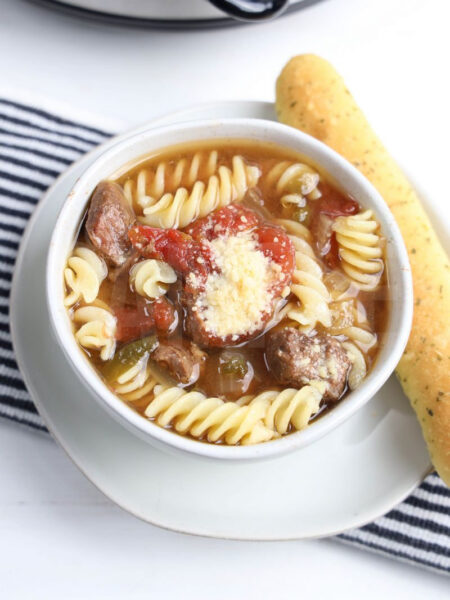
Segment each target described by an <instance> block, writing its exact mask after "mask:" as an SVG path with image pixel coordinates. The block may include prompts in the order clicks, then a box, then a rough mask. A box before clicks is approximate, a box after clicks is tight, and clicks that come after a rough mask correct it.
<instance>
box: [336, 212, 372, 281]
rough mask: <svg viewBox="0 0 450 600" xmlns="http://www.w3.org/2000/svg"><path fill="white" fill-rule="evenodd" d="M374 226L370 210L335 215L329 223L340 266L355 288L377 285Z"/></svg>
mask: <svg viewBox="0 0 450 600" xmlns="http://www.w3.org/2000/svg"><path fill="white" fill-rule="evenodd" d="M378 227H379V226H378V223H377V221H376V220H375V218H374V215H373V212H372V211H371V210H365V211H363V212H360V213H358V214H356V215H350V216H347V217H338V218H337V219H336V220H335V222H334V224H333V230H334V231H335V232H336V239H337V242H338V244H339V255H340V257H341V261H342V269H343V270H344V272H345V273H346V274H347V275H348V277H349V278H350V279H351V280H352V282H353V283H354V284H355V285H356V286H357V287H358V288H360V289H362V290H366V291H371V290H374V289H375V288H376V287H377V286H378V283H379V281H380V277H381V274H382V272H383V259H382V256H383V252H382V249H381V239H380V235H379V234H378V232H377V230H378Z"/></svg>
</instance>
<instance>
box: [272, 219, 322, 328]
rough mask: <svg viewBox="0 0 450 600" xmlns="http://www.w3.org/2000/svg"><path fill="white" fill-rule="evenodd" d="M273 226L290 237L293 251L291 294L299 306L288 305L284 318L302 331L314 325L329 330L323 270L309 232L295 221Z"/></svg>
mask: <svg viewBox="0 0 450 600" xmlns="http://www.w3.org/2000/svg"><path fill="white" fill-rule="evenodd" d="M276 222H277V223H278V224H279V225H281V226H282V227H283V228H284V229H285V230H286V231H287V232H288V233H289V234H290V236H289V237H290V239H291V241H292V243H293V244H294V247H295V271H294V275H293V278H292V284H291V292H292V293H293V294H294V295H295V296H297V298H298V300H299V302H300V304H299V305H297V306H295V305H293V304H292V303H289V304H288V309H286V308H285V310H284V314H286V315H287V316H288V317H289V318H290V319H292V320H294V321H297V322H298V323H299V324H300V326H301V327H302V328H304V329H305V330H309V329H312V328H313V327H314V326H315V324H316V323H317V322H319V323H322V325H324V326H325V327H329V326H330V325H331V314H330V309H329V306H328V303H329V301H330V295H329V292H328V290H327V288H326V286H325V284H324V283H323V281H322V278H323V273H322V268H321V266H320V265H319V263H318V262H317V260H316V258H315V255H314V251H313V249H312V247H311V245H310V243H309V240H310V238H311V234H310V232H309V231H308V229H306V227H305V226H304V225H302V224H301V223H296V222H295V221H291V220H288V219H278V220H277V221H276Z"/></svg>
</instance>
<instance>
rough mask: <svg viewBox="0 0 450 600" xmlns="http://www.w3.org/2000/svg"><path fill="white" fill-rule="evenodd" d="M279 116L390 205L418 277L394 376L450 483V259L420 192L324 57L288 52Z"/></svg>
mask: <svg viewBox="0 0 450 600" xmlns="http://www.w3.org/2000/svg"><path fill="white" fill-rule="evenodd" d="M276 109H277V114H278V117H279V120H280V121H282V122H283V123H286V124H288V125H291V126H292V127H297V128H298V129H301V130H302V131H304V132H306V133H309V134H310V135H313V136H314V137H316V138H318V139H319V140H321V141H323V142H325V143H326V144H328V145H329V146H330V147H331V148H334V150H336V151H337V152H339V154H341V155H342V156H344V157H345V158H346V159H347V160H349V161H350V162H351V163H353V164H354V165H355V166H356V167H357V168H358V169H359V170H360V171H361V172H362V173H363V174H364V175H365V176H366V177H367V178H368V179H369V180H370V181H371V182H372V183H373V184H374V186H375V187H376V188H377V189H378V191H379V192H380V194H381V195H382V196H383V198H384V199H385V201H386V202H387V204H388V205H389V207H390V209H391V211H392V213H393V214H394V216H395V219H396V221H397V223H398V225H399V227H400V230H401V232H402V235H403V239H404V240H405V244H406V247H407V250H408V254H409V260H410V263H411V268H412V273H413V280H414V297H415V306H414V320H413V327H412V331H411V336H410V339H409V342H408V345H407V347H406V350H405V353H404V355H403V357H402V359H401V361H400V363H399V365H398V367H397V376H398V378H399V380H400V382H401V384H402V387H403V389H404V391H405V393H406V394H407V396H408V397H409V399H410V401H411V404H412V406H413V408H414V410H415V411H416V413H417V417H418V419H419V421H420V424H421V426H422V431H423V435H424V437H425V440H426V442H427V444H428V449H429V452H430V456H431V459H432V461H433V464H434V466H435V467H436V469H437V471H438V472H439V474H440V476H441V477H442V479H443V480H444V481H445V482H446V483H447V485H450V266H449V261H448V257H447V255H446V253H445V251H444V250H443V248H442V246H441V244H440V242H439V240H438V238H437V236H436V234H435V232H434V231H433V229H432V227H431V224H430V221H429V219H428V217H427V215H426V214H425V211H424V210H423V208H422V206H421V204H420V201H419V198H418V197H417V194H416V193H415V191H414V190H413V188H412V187H411V185H410V183H409V182H408V180H407V179H406V177H405V176H404V174H403V173H402V171H401V169H400V168H399V167H398V165H397V164H396V163H395V161H394V160H393V158H392V157H391V156H390V155H389V153H388V152H387V151H386V149H385V148H384V146H383V144H382V143H381V142H380V140H379V139H378V137H377V136H376V135H375V133H374V131H373V130H372V128H371V127H370V125H369V123H368V122H367V120H366V118H365V116H364V115H363V113H362V112H361V110H360V108H359V107H358V105H357V104H356V102H355V100H354V99H353V97H352V96H351V94H350V92H349V91H348V89H347V88H346V86H345V83H344V81H343V79H342V77H341V76H340V75H339V74H338V73H337V72H336V71H335V69H334V68H333V67H332V66H331V65H330V64H329V63H328V62H327V61H325V60H324V59H322V58H320V57H318V56H314V55H302V56H297V57H295V58H293V59H291V60H290V61H289V62H288V64H287V65H286V66H285V67H284V69H283V71H282V72H281V74H280V76H279V78H278V81H277V98H276Z"/></svg>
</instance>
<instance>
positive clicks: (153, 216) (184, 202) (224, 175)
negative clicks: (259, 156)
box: [140, 156, 260, 229]
mask: <svg viewBox="0 0 450 600" xmlns="http://www.w3.org/2000/svg"><path fill="white" fill-rule="evenodd" d="M259 174H260V171H259V169H258V167H254V166H250V165H247V164H245V162H244V160H243V158H242V157H241V156H234V157H233V161H232V168H231V169H229V168H228V167H225V166H223V165H222V166H220V167H219V169H218V172H217V175H212V176H211V177H210V178H209V179H208V182H207V183H204V182H203V181H196V182H195V183H194V185H193V187H192V190H191V191H188V190H187V189H186V188H178V189H177V191H176V192H175V194H174V195H173V194H169V193H168V194H164V195H163V196H162V198H161V199H160V200H158V201H157V202H156V203H151V202H150V203H149V204H148V205H147V206H145V207H144V208H143V213H144V215H143V216H142V217H140V221H141V222H142V223H145V224H146V225H150V226H152V227H163V228H165V229H169V228H172V227H177V228H178V227H179V228H183V227H186V226H187V225H189V224H190V223H192V221H195V220H196V219H198V218H201V217H205V216H206V215H208V214H209V213H210V212H212V211H213V210H216V209H217V208H222V207H224V206H227V205H228V204H231V202H239V201H241V200H242V199H243V198H244V196H245V193H246V192H247V190H248V189H249V188H252V187H254V186H255V185H256V183H257V182H258V179H259Z"/></svg>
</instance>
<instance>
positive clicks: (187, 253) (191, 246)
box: [128, 225, 213, 279]
mask: <svg viewBox="0 0 450 600" xmlns="http://www.w3.org/2000/svg"><path fill="white" fill-rule="evenodd" d="M128 235H129V238H130V240H131V243H132V244H133V246H134V248H135V249H136V250H137V251H138V252H139V253H140V254H141V255H142V256H145V257H147V258H156V259H157V260H163V261H165V262H167V263H168V264H169V265H170V266H171V267H173V268H174V269H175V271H178V272H179V273H181V274H182V275H187V274H188V273H196V274H197V275H199V276H201V278H203V279H206V277H207V275H208V273H210V272H211V271H212V270H213V259H212V253H211V250H210V248H209V247H208V246H207V245H206V244H204V243H203V242H201V241H196V240H194V239H192V237H191V236H190V235H187V234H186V233H183V232H182V231H178V230H177V229H159V228H157V227H147V226H145V225H135V226H134V227H133V228H132V229H130V231H129V233H128Z"/></svg>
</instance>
